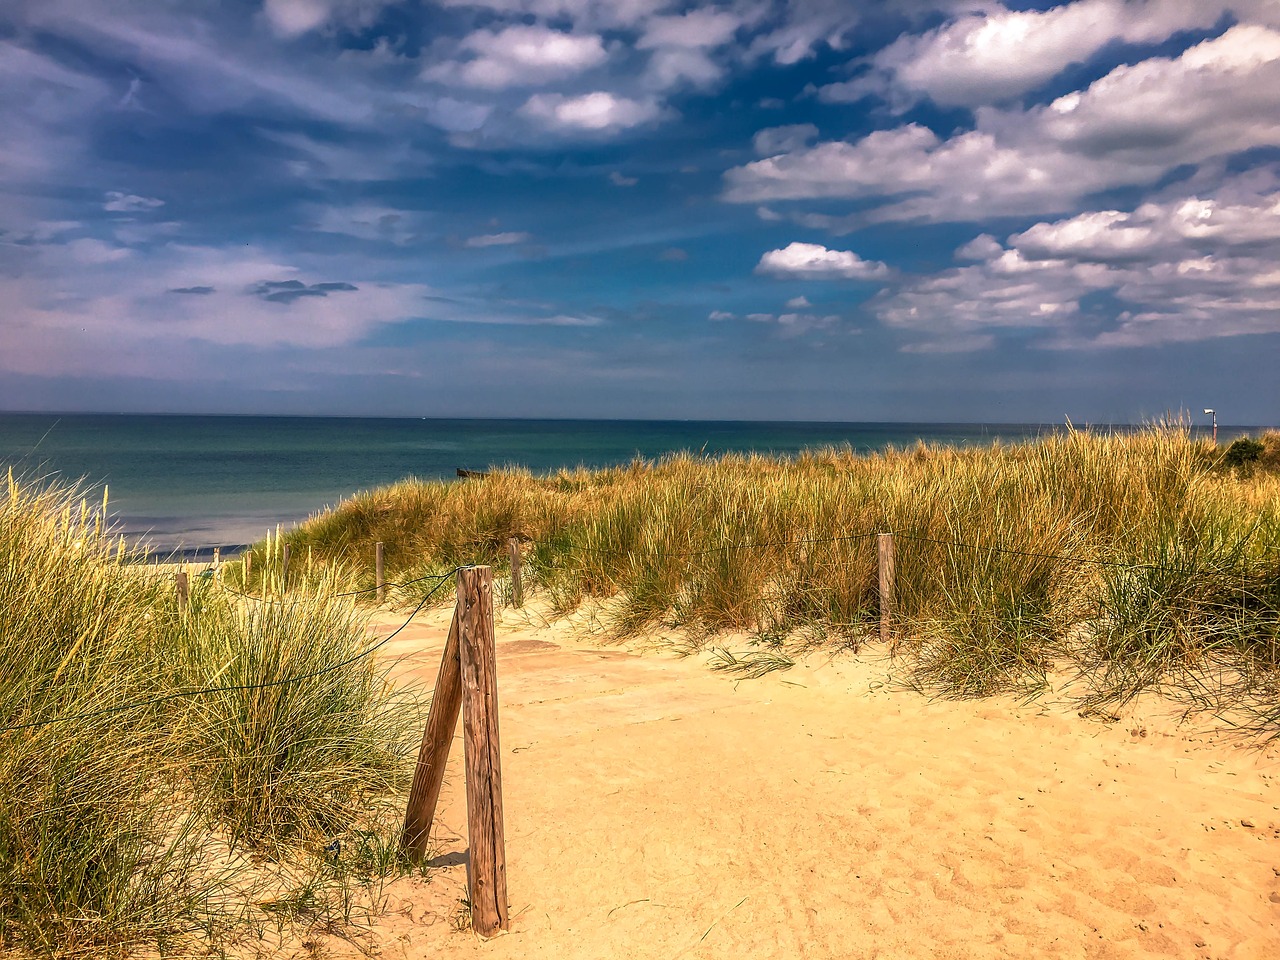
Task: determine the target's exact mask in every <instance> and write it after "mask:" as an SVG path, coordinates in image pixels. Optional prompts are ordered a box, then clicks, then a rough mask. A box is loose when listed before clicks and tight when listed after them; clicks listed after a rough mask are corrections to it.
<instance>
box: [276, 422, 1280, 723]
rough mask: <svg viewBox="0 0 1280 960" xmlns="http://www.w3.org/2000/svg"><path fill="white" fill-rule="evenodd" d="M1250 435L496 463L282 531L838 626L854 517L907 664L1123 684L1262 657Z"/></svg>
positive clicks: (870, 592)
mask: <svg viewBox="0 0 1280 960" xmlns="http://www.w3.org/2000/svg"><path fill="white" fill-rule="evenodd" d="M1254 444H1255V445H1254V446H1250V447H1249V448H1248V450H1247V451H1246V453H1249V454H1250V455H1251V456H1252V454H1255V453H1256V454H1257V455H1256V456H1252V459H1248V460H1244V461H1241V460H1240V458H1239V457H1237V458H1235V460H1234V461H1233V462H1232V463H1228V462H1227V460H1226V457H1225V449H1224V448H1217V447H1215V446H1213V445H1212V444H1211V443H1209V442H1207V441H1203V440H1196V439H1192V438H1191V437H1190V436H1189V434H1188V431H1187V430H1186V429H1185V428H1183V427H1181V426H1179V425H1177V424H1174V425H1163V426H1153V427H1151V428H1149V429H1145V430H1143V431H1140V432H1137V433H1128V434H1096V433H1091V432H1085V431H1070V432H1067V433H1063V434H1055V435H1052V436H1048V437H1045V438H1043V439H1040V440H1037V441H1035V442H1030V443H1026V444H1020V445H1003V444H999V443H997V444H993V445H991V446H989V447H977V448H967V449H954V448H948V447H931V446H925V445H919V446H917V447H915V448H913V449H908V450H890V451H887V452H885V453H883V454H880V455H875V456H860V455H855V454H854V453H853V452H852V451H851V450H849V449H848V448H845V449H828V450H818V451H812V452H808V453H804V454H801V455H800V456H797V457H794V458H778V457H768V456H744V455H727V456H722V457H716V458H703V457H697V456H693V455H690V454H680V455H675V456H670V457H666V458H663V459H661V460H659V461H656V462H645V461H639V460H638V461H636V462H634V463H632V464H629V465H627V466H623V467H618V468H613V469H606V470H599V471H586V470H577V471H563V472H560V473H557V474H553V475H550V476H546V477H534V476H532V475H530V474H529V473H527V472H525V471H521V470H510V469H507V470H503V469H499V470H495V471H494V472H493V473H491V474H490V475H489V476H488V477H487V478H486V479H468V480H464V481H459V482H423V481H415V480H406V481H403V482H401V483H398V484H395V485H393V486H389V487H385V488H382V489H379V490H374V491H371V492H369V493H366V494H361V495H359V496H356V497H354V498H352V499H350V500H348V501H346V502H344V503H342V504H340V505H339V506H338V507H337V508H335V509H334V510H332V511H329V512H327V513H325V514H323V515H321V516H318V517H316V518H314V519H312V520H311V521H309V522H307V523H305V524H303V525H302V526H301V527H299V528H298V529H296V530H294V531H292V532H290V533H288V534H286V535H285V542H287V543H289V544H291V546H292V549H293V551H294V555H295V556H297V555H298V554H299V552H300V551H302V552H306V553H307V554H308V555H309V556H310V557H311V558H312V562H313V563H314V564H315V565H316V567H317V569H326V568H328V567H330V566H332V565H338V566H342V567H345V568H346V569H348V570H350V571H351V573H350V574H349V582H350V583H351V584H353V585H358V586H369V585H371V584H372V567H371V560H372V556H373V544H374V542H375V541H379V540H380V541H383V542H384V543H385V544H386V551H387V558H388V569H389V574H388V575H389V577H390V578H392V579H400V580H404V579H411V578H413V577H415V576H418V575H421V574H422V573H425V572H430V571H434V570H439V569H440V568H441V567H444V566H446V565H451V564H455V563H463V562H478V563H489V564H493V565H496V566H499V567H502V566H504V565H505V564H506V549H507V548H506V544H507V540H508V538H509V537H515V538H518V539H519V540H520V541H521V542H522V543H523V544H524V550H525V558H526V562H525V564H524V572H525V577H526V580H529V579H532V580H533V581H534V585H535V586H536V588H537V589H538V590H540V591H541V593H542V595H543V596H544V597H546V598H548V599H549V600H550V602H551V604H552V605H553V607H554V608H555V609H556V610H558V611H561V612H568V611H570V610H572V609H575V608H576V607H578V606H579V605H581V604H583V603H584V602H591V601H597V600H610V601H612V602H611V603H610V604H609V609H610V610H611V611H612V617H613V620H612V626H613V628H614V629H615V630H616V631H617V632H618V633H620V634H627V633H633V632H638V631H643V630H647V629H651V628H653V627H663V628H680V629H682V630H684V631H686V632H688V633H689V634H691V635H693V636H695V637H702V638H706V637H710V636H713V635H715V634H717V633H720V632H723V631H746V632H748V633H751V634H754V635H755V636H756V637H758V638H768V637H776V636H787V635H792V634H798V633H803V634H806V635H810V636H811V635H814V634H819V635H821V636H823V637H826V638H828V640H829V641H830V642H837V643H853V644H857V643H859V642H861V641H862V640H865V639H867V638H868V637H869V636H870V635H871V633H872V631H873V629H874V624H875V622H876V621H877V618H878V616H879V598H878V582H877V573H876V553H875V546H874V539H873V538H874V535H875V534H876V533H878V532H882V531H891V532H893V533H895V535H896V539H897V578H896V594H897V603H898V610H897V614H898V617H899V627H900V631H901V634H902V642H901V645H900V650H901V652H903V653H904V654H905V655H907V656H909V657H910V658H911V661H912V664H913V667H914V669H915V671H916V674H917V677H918V678H919V680H920V681H921V682H923V683H925V684H927V685H929V686H932V687H933V688H935V689H937V690H940V691H943V692H945V693H948V694H952V695H960V696H981V695H987V694H990V693H994V692H998V691H1005V690H1016V691H1021V692H1034V691H1035V690H1037V689H1040V688H1042V687H1043V685H1044V684H1045V683H1046V678H1047V675H1048V672H1049V669H1050V667H1051V666H1054V665H1055V664H1060V663H1061V662H1063V661H1064V660H1065V661H1067V662H1070V663H1074V664H1076V665H1077V666H1079V667H1080V668H1081V669H1083V670H1087V671H1088V672H1089V675H1090V676H1091V678H1092V680H1091V682H1092V683H1093V692H1094V695H1095V696H1097V697H1099V698H1102V699H1113V700H1114V699H1125V698H1127V697H1130V696H1132V695H1133V694H1134V693H1135V692H1137V691H1139V690H1142V689H1145V688H1147V687H1149V686H1152V685H1159V684H1161V683H1164V682H1168V681H1173V680H1176V679H1177V678H1178V677H1179V676H1180V675H1182V674H1183V673H1185V671H1188V670H1192V671H1194V670H1196V669H1198V668H1200V667H1203V666H1205V665H1207V664H1210V663H1220V662H1221V660H1222V659H1223V658H1224V657H1225V658H1228V659H1230V660H1231V661H1232V662H1233V663H1234V664H1235V665H1236V666H1238V667H1240V668H1242V669H1246V670H1247V672H1248V674H1249V676H1252V677H1257V678H1259V679H1262V678H1265V677H1266V676H1269V675H1271V674H1272V673H1274V671H1275V670H1276V668H1277V665H1278V664H1277V658H1276V651H1275V648H1276V632H1277V631H1276V620H1277V592H1278V590H1280V588H1278V587H1277V576H1280V476H1278V475H1277V467H1280V435H1278V434H1267V435H1264V436H1263V437H1262V438H1261V439H1260V440H1258V441H1254ZM1235 449H1237V450H1239V449H1240V448H1239V447H1236V448H1235ZM1237 461H1238V462H1237ZM259 549H262V548H261V547H259Z"/></svg>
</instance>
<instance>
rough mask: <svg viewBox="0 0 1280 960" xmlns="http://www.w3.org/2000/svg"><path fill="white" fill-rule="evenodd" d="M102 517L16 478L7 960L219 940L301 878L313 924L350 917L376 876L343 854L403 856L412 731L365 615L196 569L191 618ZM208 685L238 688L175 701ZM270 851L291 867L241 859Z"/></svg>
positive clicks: (5, 630)
mask: <svg viewBox="0 0 1280 960" xmlns="http://www.w3.org/2000/svg"><path fill="white" fill-rule="evenodd" d="M101 517H102V511H101V510H100V509H98V508H96V507H94V508H90V507H89V506H88V505H87V504H84V503H83V502H82V501H81V500H80V499H79V497H78V496H77V494H76V492H75V491H74V490H67V489H65V488H58V487H53V486H48V485H41V484H26V485H24V484H21V483H18V482H16V481H15V480H14V479H13V477H12V476H10V477H9V479H8V482H7V484H6V485H5V486H4V487H3V488H0V637H3V640H4V656H3V657H0V953H5V954H17V955H23V954H35V955H46V956H93V957H97V956H106V955H122V954H125V953H127V952H130V951H131V950H133V949H136V948H138V947H146V948H148V949H150V950H152V951H156V950H158V951H159V952H160V953H161V954H168V953H172V952H175V951H180V952H182V951H186V950H187V949H188V948H191V947H192V945H193V944H195V943H196V942H197V941H198V940H199V941H203V948H205V949H214V950H216V949H217V948H218V946H219V944H220V943H223V942H227V941H229V940H231V939H234V938H236V937H238V936H242V935H246V936H256V935H257V934H260V933H261V932H262V929H263V926H264V924H265V923H266V922H267V921H266V919H264V918H266V914H264V913H263V910H264V909H265V908H263V907H261V906H260V904H261V903H262V902H265V900H266V898H267V894H268V892H269V893H270V896H271V897H273V898H274V899H273V901H272V902H277V903H278V902H292V901H291V900H290V897H291V896H293V894H291V893H290V892H289V883H288V882H287V877H288V876H294V875H300V876H305V882H304V884H303V885H304V886H305V888H306V891H307V898H308V904H309V907H308V910H309V911H310V913H306V916H303V914H304V913H305V912H298V911H295V913H296V915H297V916H299V917H301V918H302V919H306V917H307V916H310V917H321V916H322V917H323V919H324V921H325V922H326V923H332V922H334V921H335V919H337V920H339V921H340V920H341V919H342V916H344V915H348V914H349V913H350V912H351V903H352V896H353V889H354V888H355V887H358V886H360V885H361V884H365V883H366V881H369V882H372V881H370V877H369V875H370V871H369V870H364V869H363V868H361V870H360V872H358V873H355V874H353V872H352V870H353V868H352V866H351V858H350V856H349V855H348V854H346V853H343V852H341V851H342V850H343V849H344V848H343V847H342V846H341V845H340V846H339V847H338V848H337V849H338V850H339V853H338V854H336V855H335V854H333V853H327V852H326V850H327V849H328V848H332V846H333V841H334V840H339V841H341V840H343V839H346V840H348V841H350V840H351V839H352V838H355V839H356V840H357V841H358V842H354V843H348V845H347V847H346V848H345V849H347V850H354V851H359V850H362V849H383V850H386V849H392V848H393V847H392V840H391V838H392V837H393V833H392V832H391V830H390V829H389V825H386V824H384V826H383V827H382V833H381V834H375V832H372V831H374V830H375V828H376V827H377V826H378V824H379V813H380V812H381V811H382V809H384V803H385V801H386V800H387V798H388V797H390V796H392V795H393V794H394V792H395V791H397V790H399V788H400V787H401V786H402V785H403V783H404V782H405V778H406V772H407V771H406V768H405V763H404V760H405V753H404V746H405V744H406V742H407V739H408V737H409V735H410V734H411V732H412V730H413V729H414V727H416V722H415V719H414V718H413V717H412V716H411V715H410V713H409V711H408V708H407V707H406V706H405V705H404V704H403V703H402V702H401V701H400V700H399V699H398V698H397V697H396V696H394V695H393V694H392V692H391V690H390V689H389V687H388V686H387V684H386V680H385V677H384V676H383V674H382V671H381V668H380V667H379V666H378V664H377V663H376V661H375V660H374V659H373V658H361V659H355V660H352V659H351V658H352V657H353V656H354V655H355V654H357V653H359V652H360V651H361V650H363V649H365V647H366V644H367V643H368V640H367V638H366V635H365V633H366V632H365V629H364V623H363V619H362V618H361V617H360V616H359V615H358V614H357V613H356V611H355V609H354V608H353V606H352V604H351V603H350V601H347V602H346V605H345V606H344V605H343V604H342V602H340V601H336V600H319V599H317V598H316V597H315V596H314V595H313V594H308V593H302V594H299V595H298V596H297V597H296V598H293V599H291V600H289V601H288V602H275V601H272V602H269V603H265V604H259V605H256V606H249V607H247V608H246V607H244V606H242V605H239V604H238V603H236V602H234V600H233V595H231V594H229V593H227V592H225V591H221V590H218V589H217V588H216V587H215V586H214V585H212V584H211V583H209V582H208V581H202V580H199V579H197V580H196V581H195V583H194V584H193V591H192V597H191V601H192V602H191V605H190V609H189V610H188V611H186V612H185V613H180V612H179V611H178V609H177V604H176V599H175V595H174V586H173V579H172V577H171V576H167V575H161V574H159V573H157V572H156V571H155V568H149V567H147V566H146V565H143V564H137V563H133V562H131V561H136V560H137V559H138V558H137V557H135V556H132V555H131V554H130V553H129V552H128V551H126V550H125V549H124V548H123V546H122V545H121V544H120V543H118V542H113V541H111V540H109V539H108V538H106V537H105V536H104V535H103V534H104V531H103V529H102V522H101ZM330 592H331V591H330ZM347 661H351V662H347ZM306 674H315V676H313V677H311V678H310V679H308V680H306V681H304V682H300V683H288V684H281V685H278V686H275V687H270V688H263V685H264V684H265V683H267V682H270V681H276V680H280V679H282V678H288V677H295V676H299V675H306ZM202 687H222V688H229V689H226V690H225V692H220V693H212V694H201V695H198V696H185V695H184V696H178V697H174V698H172V699H165V698H166V697H172V695H173V694H175V693H183V692H185V691H190V690H192V689H194V688H202ZM139 704H141V705H143V706H141V707H139V706H138V705H139ZM122 708H123V709H122ZM401 802H402V797H401V796H395V797H394V799H393V806H396V807H398V806H399V804H400V803H401ZM383 834H385V835H386V838H387V839H386V840H381V839H376V838H377V837H380V836H381V835H383ZM261 847H267V848H269V851H270V853H271V854H272V859H273V861H274V862H278V863H281V864H282V866H283V865H284V864H290V865H291V866H290V867H289V869H287V870H282V871H281V872H280V875H279V876H268V874H269V873H270V871H267V870H266V869H265V868H263V869H261V870H258V868H255V867H254V865H253V864H252V863H246V862H244V860H243V856H242V855H241V854H238V853H236V849H237V848H240V849H242V850H244V849H248V850H253V849H254V848H261ZM232 863H236V864H237V866H236V868H235V869H234V870H233V869H231V864H232ZM383 866H385V864H383ZM353 876H354V877H355V878H356V880H355V881H353V880H352V877H353ZM281 877H285V878H286V880H281ZM282 886H283V889H282ZM326 898H329V899H326ZM335 902H336V903H337V904H338V906H339V907H341V909H338V908H337V907H334V906H333V903H335ZM322 908H323V909H322ZM335 911H336V912H335ZM270 919H271V921H272V922H273V923H274V924H275V925H276V926H277V927H279V925H280V923H281V922H282V921H281V919H280V915H279V913H278V912H277V913H275V914H272V915H271V917H270Z"/></svg>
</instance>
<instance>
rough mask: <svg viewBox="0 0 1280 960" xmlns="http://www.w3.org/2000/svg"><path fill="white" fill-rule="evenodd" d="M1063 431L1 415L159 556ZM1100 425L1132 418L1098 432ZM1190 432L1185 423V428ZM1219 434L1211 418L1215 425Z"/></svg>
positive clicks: (6, 461) (10, 455) (14, 444)
mask: <svg viewBox="0 0 1280 960" xmlns="http://www.w3.org/2000/svg"><path fill="white" fill-rule="evenodd" d="M1063 429H1065V425H1054V424H1035V423H999V424H995V423H987V424H981V423H818V422H813V423H796V422H745V421H694V420H690V421H651V420H438V419H390V418H386V419H383V418H378V419H374V418H343V417H257V416H176V415H175V416H162V415H108V414H80V413H69V414H50V413H0V465H3V466H11V467H13V469H14V472H15V474H17V475H18V476H21V477H26V478H28V479H32V480H35V479H41V480H44V479H55V478H56V479H59V480H61V481H64V482H76V483H80V484H81V485H82V486H83V487H84V488H85V490H86V495H87V496H88V497H89V499H90V501H91V502H92V501H95V500H96V501H101V499H102V496H103V487H104V486H105V487H106V488H107V490H106V493H107V496H108V504H109V512H110V515H111V518H112V522H113V524H114V526H115V529H116V530H117V531H118V532H119V533H121V534H123V535H124V536H125V537H127V538H128V539H129V540H130V541H131V542H133V543H136V544H145V545H147V546H149V547H150V548H151V549H152V550H154V551H156V552H158V553H164V554H176V555H180V556H186V557H189V558H199V557H203V556H208V555H210V554H211V553H212V551H213V549H214V548H215V547H217V548H219V549H220V550H221V551H222V553H223V555H224V556H226V555H230V554H232V553H234V552H235V551H236V550H237V549H238V548H240V547H241V546H243V545H245V544H249V543H252V542H254V541H257V540H259V539H261V538H262V537H263V536H264V535H265V534H266V532H267V530H269V529H274V528H276V526H277V525H279V526H282V527H285V528H287V527H289V526H292V525H294V524H296V523H298V522H300V521H302V520H304V519H306V518H307V517H308V516H311V515H312V514H314V513H316V512H318V511H322V510H324V509H325V508H326V507H331V506H333V505H335V504H337V503H339V502H340V501H342V500H343V499H344V498H346V497H349V496H351V495H352V494H354V493H356V492H358V491H361V490H369V489H371V488H374V487H378V486H382V485H384V484H388V483H393V482H394V481H397V480H401V479H404V478H406V477H418V478H421V479H428V480H456V478H457V475H458V474H457V471H458V470H459V468H461V469H464V470H478V471H484V470H487V469H489V468H491V467H500V466H521V467H525V468H527V469H529V470H531V471H533V472H534V473H536V474H542V473H549V472H554V471H556V470H559V469H561V468H574V467H578V466H585V467H605V466H611V465H616V464H622V463H627V462H630V461H631V460H633V459H635V458H637V457H641V458H645V459H654V458H658V457H661V456H663V455H664V454H670V453H674V452H678V451H691V452H694V453H698V454H705V455H715V454H719V453H725V452H730V451H734V452H750V451H755V452H759V453H772V454H781V455H792V454H796V453H798V452H800V451H801V450H804V449H806V448H809V449H812V448H818V447H825V446H838V445H844V444H848V445H849V446H850V447H852V448H853V450H855V451H857V452H859V453H871V452H875V451H879V450H883V449H885V448H886V447H889V446H895V447H905V446H911V445H914V444H915V443H916V442H917V441H920V440H922V441H924V442H926V443H939V444H948V445H954V446H965V445H970V444H983V445H986V444H990V443H991V442H992V441H994V440H1001V441H1008V442H1019V441H1025V440H1028V439H1032V438H1035V437H1038V436H1043V435H1045V434H1048V433H1052V432H1055V431H1061V430H1063ZM1108 429H1131V428H1128V427H1112V428H1108ZM1197 429H1199V428H1197ZM1227 429H1233V428H1225V427H1220V428H1219V431H1220V432H1221V431H1223V430H1227Z"/></svg>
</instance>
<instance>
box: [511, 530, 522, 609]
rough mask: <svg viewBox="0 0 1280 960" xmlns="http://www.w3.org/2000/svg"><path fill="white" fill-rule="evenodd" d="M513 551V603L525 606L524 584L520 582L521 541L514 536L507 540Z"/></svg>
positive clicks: (516, 605)
mask: <svg viewBox="0 0 1280 960" xmlns="http://www.w3.org/2000/svg"><path fill="white" fill-rule="evenodd" d="M507 549H508V550H510V551H511V605H512V606H513V607H523V606H524V584H523V583H521V582H520V541H519V540H517V539H516V538H515V537H512V538H511V539H510V540H508V541H507Z"/></svg>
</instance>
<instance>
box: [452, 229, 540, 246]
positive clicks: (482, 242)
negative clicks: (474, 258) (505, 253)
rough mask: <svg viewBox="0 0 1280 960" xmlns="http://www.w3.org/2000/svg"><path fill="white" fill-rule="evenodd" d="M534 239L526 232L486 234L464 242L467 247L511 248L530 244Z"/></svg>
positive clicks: (469, 238)
mask: <svg viewBox="0 0 1280 960" xmlns="http://www.w3.org/2000/svg"><path fill="white" fill-rule="evenodd" d="M532 239H533V235H532V234H529V233H525V232H524V231H510V232H507V233H485V234H481V235H480V236H478V237H468V238H467V239H466V240H465V241H464V242H463V246H465V247H509V246H511V245H512V244H516V243H528V242H529V241H530V240H532Z"/></svg>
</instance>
